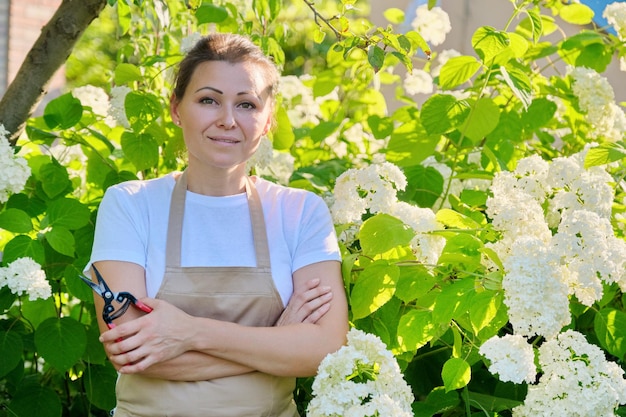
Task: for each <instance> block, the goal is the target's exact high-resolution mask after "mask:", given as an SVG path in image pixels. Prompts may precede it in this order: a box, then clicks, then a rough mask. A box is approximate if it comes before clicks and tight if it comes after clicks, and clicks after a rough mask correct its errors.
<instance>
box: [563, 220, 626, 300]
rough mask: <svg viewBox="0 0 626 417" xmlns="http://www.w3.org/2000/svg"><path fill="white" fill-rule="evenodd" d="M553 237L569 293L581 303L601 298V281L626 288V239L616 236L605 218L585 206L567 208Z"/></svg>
mask: <svg viewBox="0 0 626 417" xmlns="http://www.w3.org/2000/svg"><path fill="white" fill-rule="evenodd" d="M552 240H553V241H552V247H553V250H554V252H555V254H556V255H558V256H560V258H561V264H562V265H563V266H564V267H565V268H566V269H567V273H566V277H567V283H568V285H569V287H570V294H574V295H575V296H576V298H578V300H579V301H580V302H581V303H582V304H584V305H586V306H591V305H592V304H593V303H594V302H596V301H598V300H599V299H600V298H602V281H604V282H606V283H613V282H617V283H618V284H619V285H620V287H621V288H622V289H624V288H626V242H625V241H624V240H622V239H619V238H616V237H615V235H614V233H613V227H612V225H611V222H610V221H609V220H608V219H606V218H601V217H600V216H598V214H596V213H594V212H591V211H587V210H575V211H570V212H567V214H566V215H564V216H563V220H562V221H561V224H560V225H559V228H558V232H557V233H556V234H555V235H554V237H553V239H552Z"/></svg>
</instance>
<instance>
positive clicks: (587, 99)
mask: <svg viewBox="0 0 626 417" xmlns="http://www.w3.org/2000/svg"><path fill="white" fill-rule="evenodd" d="M568 73H569V75H570V76H571V77H572V79H573V81H574V82H573V84H572V92H573V93H574V95H576V97H578V103H579V106H580V109H581V110H582V111H583V112H585V113H586V119H587V121H588V122H589V124H590V125H591V126H593V130H592V131H591V132H590V136H591V137H592V138H595V137H599V136H603V137H606V139H608V140H610V141H618V140H621V139H623V138H624V132H626V114H625V113H624V110H622V109H621V108H620V107H619V106H618V105H617V104H616V103H615V92H614V91H613V87H611V84H610V83H609V81H608V80H607V79H606V78H605V77H603V76H601V75H600V74H598V73H597V72H596V71H595V70H592V69H589V68H584V67H570V68H568Z"/></svg>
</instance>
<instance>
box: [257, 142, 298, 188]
mask: <svg viewBox="0 0 626 417" xmlns="http://www.w3.org/2000/svg"><path fill="white" fill-rule="evenodd" d="M271 161H272V163H271V164H270V165H269V166H267V167H258V166H257V173H258V174H259V175H267V176H270V177H272V178H274V179H276V181H278V182H279V183H280V184H283V185H288V184H289V179H290V178H291V175H292V174H293V171H294V169H295V168H294V167H295V161H296V159H295V158H294V157H293V155H291V154H290V153H289V152H282V151H277V150H276V149H274V150H273V151H272V159H271Z"/></svg>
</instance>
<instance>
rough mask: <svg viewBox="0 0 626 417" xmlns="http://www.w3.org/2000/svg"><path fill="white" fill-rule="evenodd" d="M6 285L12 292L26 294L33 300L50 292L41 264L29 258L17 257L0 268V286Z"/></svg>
mask: <svg viewBox="0 0 626 417" xmlns="http://www.w3.org/2000/svg"><path fill="white" fill-rule="evenodd" d="M4 286H7V287H9V289H10V290H11V292H12V293H13V294H16V295H22V294H28V298H29V299H30V300H31V301H33V300H36V299H38V298H41V299H44V300H45V299H46V298H49V297H50V295H51V294H52V290H51V288H50V284H49V283H48V280H46V274H45V272H44V271H43V270H42V269H41V266H40V265H39V264H38V263H37V262H35V261H33V260H32V259H31V258H19V259H16V260H15V261H13V262H11V263H10V264H9V265H8V266H6V267H4V268H0V288H2V287H4Z"/></svg>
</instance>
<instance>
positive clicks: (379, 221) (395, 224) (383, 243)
mask: <svg viewBox="0 0 626 417" xmlns="http://www.w3.org/2000/svg"><path fill="white" fill-rule="evenodd" d="M413 236H414V232H413V230H412V229H411V228H410V227H408V226H406V225H405V224H404V223H403V222H402V221H401V220H399V219H397V218H395V217H393V216H390V215H388V214H377V215H375V216H373V217H370V218H369V219H367V220H366V221H365V222H364V223H363V225H362V226H361V230H360V232H359V240H360V242H361V248H362V249H363V254H365V255H367V256H372V257H373V256H376V255H378V254H382V253H385V252H387V251H388V250H391V249H393V248H395V247H397V246H402V245H407V244H408V243H409V242H410V241H411V239H412V238H413Z"/></svg>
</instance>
